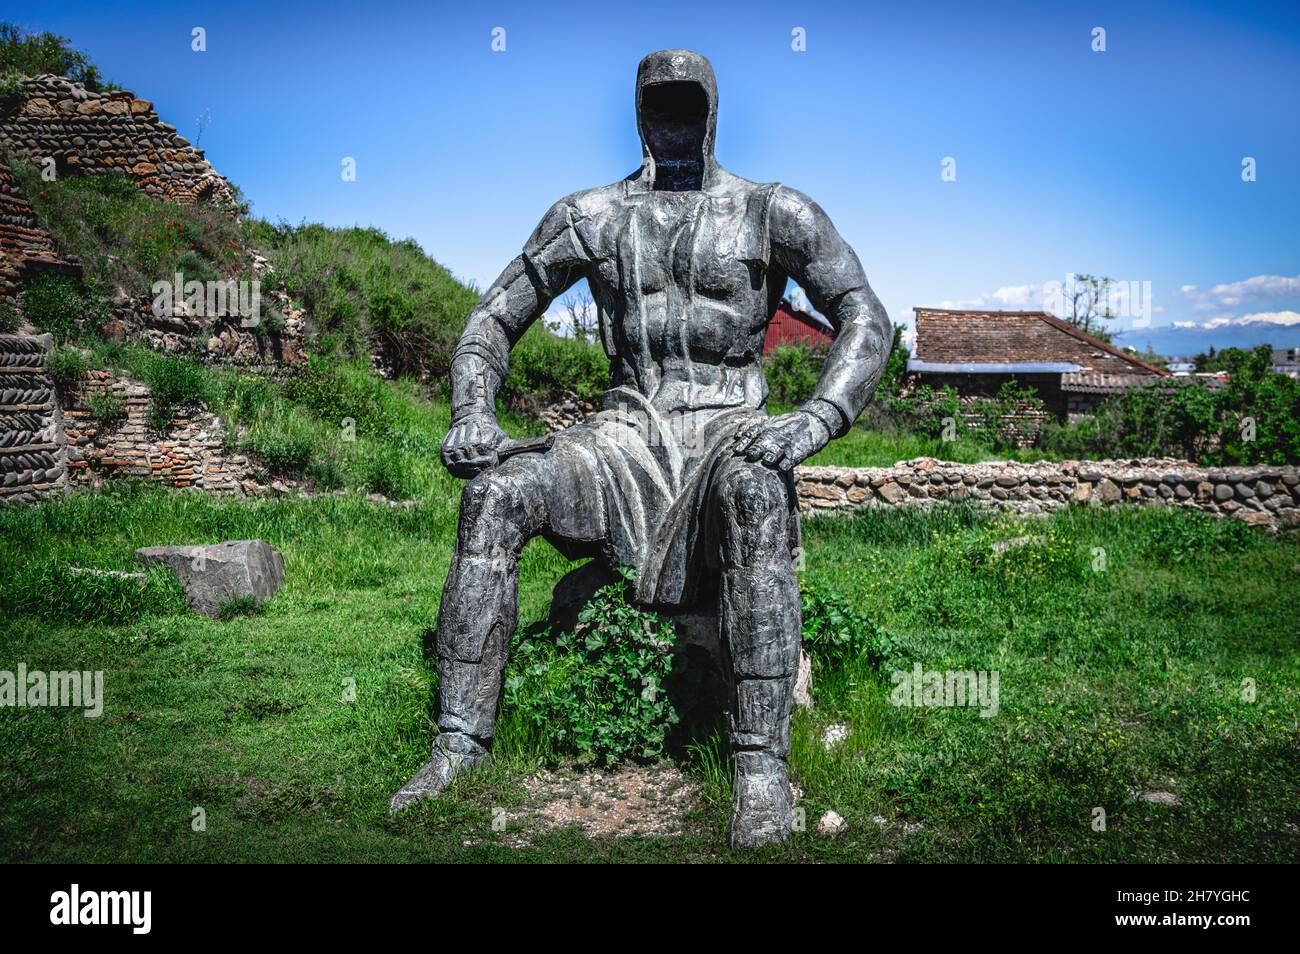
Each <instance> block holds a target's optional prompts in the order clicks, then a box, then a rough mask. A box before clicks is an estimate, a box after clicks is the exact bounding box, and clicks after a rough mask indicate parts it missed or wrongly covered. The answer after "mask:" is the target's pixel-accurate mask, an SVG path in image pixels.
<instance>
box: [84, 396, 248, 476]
mask: <svg viewBox="0 0 1300 954" xmlns="http://www.w3.org/2000/svg"><path fill="white" fill-rule="evenodd" d="M103 395H109V396H111V398H112V399H113V403H114V404H116V405H117V407H118V408H120V414H119V415H118V416H117V419H115V420H110V421H97V420H96V419H95V416H94V414H93V413H92V411H91V401H92V400H93V399H94V398H95V397H96V396H103ZM151 401H152V398H151V395H150V391H149V388H148V386H147V385H145V384H143V383H141V382H139V381H133V380H130V379H128V378H118V377H115V376H114V375H112V374H110V373H109V372H107V371H88V372H87V373H86V375H85V377H84V378H83V379H82V381H81V383H80V385H79V386H78V387H77V388H76V390H75V391H74V392H73V393H71V394H69V395H66V396H65V407H64V412H63V415H64V426H65V429H66V434H67V461H68V474H69V480H70V482H71V483H72V484H73V485H85V484H89V485H92V486H94V485H97V484H98V482H99V481H100V480H102V479H104V478H106V477H144V478H148V479H151V480H156V481H159V482H161V483H164V484H167V485H168V486H171V487H178V488H186V487H192V488H195V489H198V490H206V491H209V492H211V493H220V494H236V495H239V496H242V495H243V493H244V490H243V481H244V480H246V479H248V478H249V476H250V474H251V473H252V472H253V470H254V467H253V465H252V464H251V462H250V461H249V459H248V458H247V457H245V456H243V455H242V454H232V453H229V452H227V451H226V449H225V447H224V446H223V438H224V433H225V431H224V427H223V425H222V422H221V419H220V418H218V417H217V416H216V415H215V414H213V413H212V412H210V411H208V410H207V409H206V408H204V407H202V406H201V405H196V406H192V407H186V408H179V409H178V410H177V411H176V413H175V414H174V415H173V416H172V419H171V421H170V422H169V423H168V425H167V427H166V428H165V429H163V430H162V431H156V430H154V429H153V428H152V427H151V426H150V424H149V422H148V417H149V409H150V405H151Z"/></svg>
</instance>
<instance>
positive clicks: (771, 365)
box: [763, 344, 825, 407]
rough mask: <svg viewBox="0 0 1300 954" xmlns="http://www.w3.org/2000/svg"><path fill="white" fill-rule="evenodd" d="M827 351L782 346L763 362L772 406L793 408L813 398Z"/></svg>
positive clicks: (803, 346) (800, 345) (797, 346)
mask: <svg viewBox="0 0 1300 954" xmlns="http://www.w3.org/2000/svg"><path fill="white" fill-rule="evenodd" d="M824 358H825V353H824V350H822V349H816V348H810V347H808V346H807V345H802V344H790V345H780V346H778V347H776V348H774V349H772V353H771V354H769V355H767V356H766V357H765V358H764V359H763V373H764V374H765V375H766V377H767V388H768V397H769V399H770V400H771V401H772V403H773V404H777V405H782V406H785V407H793V406H795V405H798V404H802V403H803V402H804V401H806V400H808V399H809V398H810V397H812V395H813V389H814V388H816V387H817V378H818V376H819V375H820V374H821V366H822V361H823V360H824Z"/></svg>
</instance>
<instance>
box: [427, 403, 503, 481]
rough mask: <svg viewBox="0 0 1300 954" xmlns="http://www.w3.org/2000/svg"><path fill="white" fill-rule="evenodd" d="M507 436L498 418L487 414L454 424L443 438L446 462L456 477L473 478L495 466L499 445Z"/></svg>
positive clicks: (443, 457)
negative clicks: (497, 420)
mask: <svg viewBox="0 0 1300 954" xmlns="http://www.w3.org/2000/svg"><path fill="white" fill-rule="evenodd" d="M505 439H506V434H505V431H503V430H501V427H500V425H498V424H497V422H496V419H495V418H493V417H491V416H490V415H487V414H482V415H479V416H477V417H469V418H466V419H465V420H463V421H461V422H460V423H459V424H453V425H452V426H451V430H449V431H448V432H447V436H446V438H445V439H444V440H443V442H442V463H443V466H445V467H446V468H447V469H448V470H449V471H451V472H452V474H453V475H454V476H456V477H461V478H464V479H469V478H470V477H474V476H476V475H477V474H479V473H480V472H481V471H484V470H487V469H488V468H489V467H495V466H496V463H497V448H498V447H499V446H501V443H502V441H504V440H505Z"/></svg>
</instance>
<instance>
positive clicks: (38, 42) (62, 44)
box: [0, 23, 117, 92]
mask: <svg viewBox="0 0 1300 954" xmlns="http://www.w3.org/2000/svg"><path fill="white" fill-rule="evenodd" d="M70 43H71V41H69V40H68V38H67V37H62V36H58V35H57V34H54V33H29V32H27V31H26V30H24V29H23V28H22V27H20V26H15V25H14V24H12V23H0V74H6V75H18V76H39V75H41V74H42V73H52V74H54V75H55V76H66V77H67V78H68V79H70V80H72V81H73V82H76V83H80V84H81V85H82V86H84V87H86V89H88V90H91V91H93V92H106V91H108V90H112V89H117V87H116V86H114V85H113V84H112V83H105V82H104V80H103V78H102V77H101V76H100V73H99V69H98V68H97V67H96V66H95V65H94V64H93V63H91V62H90V58H89V57H87V56H86V54H84V53H81V52H79V51H77V50H74V49H72V47H71V45H70Z"/></svg>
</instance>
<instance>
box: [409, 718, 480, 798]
mask: <svg viewBox="0 0 1300 954" xmlns="http://www.w3.org/2000/svg"><path fill="white" fill-rule="evenodd" d="M487 758H488V750H487V749H486V748H484V747H483V746H482V745H480V744H479V743H478V742H476V741H474V739H472V738H470V737H469V736H468V735H465V734H464V733H462V732H444V733H442V734H441V735H439V736H438V737H437V738H436V739H434V740H433V754H432V757H431V758H430V759H429V761H428V762H426V763H425V764H424V767H423V768H422V769H420V771H418V772H416V773H415V775H413V776H411V780H410V781H409V782H407V783H406V784H405V785H403V786H402V787H401V788H400V789H398V790H397V793H396V794H395V795H394V796H393V797H392V798H391V799H389V801H388V808H389V810H390V811H394V812H398V811H401V810H402V809H403V808H409V807H410V806H411V805H415V804H416V803H418V802H422V801H424V799H426V798H437V797H438V796H439V795H441V794H442V793H443V792H444V791H445V790H446V788H447V786H448V785H450V784H451V780H452V779H454V778H455V777H456V776H457V775H460V774H461V773H462V772H464V771H466V770H467V769H470V768H472V767H474V766H475V765H478V764H479V763H480V762H483V761H485V760H486V759H487Z"/></svg>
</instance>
